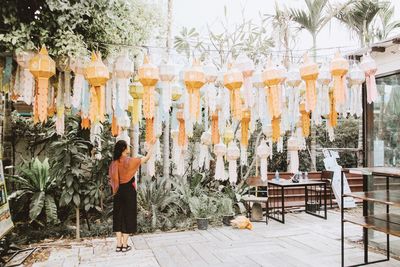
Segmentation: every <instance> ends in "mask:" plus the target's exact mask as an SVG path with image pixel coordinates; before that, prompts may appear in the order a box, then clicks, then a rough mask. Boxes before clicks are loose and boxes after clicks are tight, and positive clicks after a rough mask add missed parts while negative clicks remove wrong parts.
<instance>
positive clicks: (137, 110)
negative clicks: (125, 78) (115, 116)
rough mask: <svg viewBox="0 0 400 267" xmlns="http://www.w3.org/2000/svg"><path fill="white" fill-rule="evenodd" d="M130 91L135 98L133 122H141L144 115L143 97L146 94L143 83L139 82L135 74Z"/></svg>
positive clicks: (132, 109) (132, 112)
mask: <svg viewBox="0 0 400 267" xmlns="http://www.w3.org/2000/svg"><path fill="white" fill-rule="evenodd" d="M129 93H130V94H131V96H132V99H133V105H132V107H131V116H132V123H133V124H134V125H136V124H138V123H139V121H140V118H141V115H142V99H143V95H144V88H143V85H142V84H141V83H140V82H139V79H138V78H137V76H135V79H134V81H133V83H132V84H131V85H130V87H129Z"/></svg>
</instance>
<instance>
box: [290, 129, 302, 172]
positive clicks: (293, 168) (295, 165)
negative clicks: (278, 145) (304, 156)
mask: <svg viewBox="0 0 400 267" xmlns="http://www.w3.org/2000/svg"><path fill="white" fill-rule="evenodd" d="M299 150H300V146H299V142H298V140H297V138H296V137H294V136H291V137H290V138H289V139H288V141H287V151H288V154H289V169H288V172H291V173H298V172H299Z"/></svg>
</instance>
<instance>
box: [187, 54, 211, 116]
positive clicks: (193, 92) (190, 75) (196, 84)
mask: <svg viewBox="0 0 400 267" xmlns="http://www.w3.org/2000/svg"><path fill="white" fill-rule="evenodd" d="M183 80H184V82H185V86H186V89H187V91H188V93H189V106H190V114H191V117H192V119H196V120H197V119H198V118H199V116H200V88H201V87H202V86H203V85H204V83H205V80H206V79H205V74H204V71H203V68H202V67H201V66H200V63H199V61H198V60H196V59H195V60H193V65H192V66H191V67H190V68H189V69H188V70H186V71H185V72H184V75H183Z"/></svg>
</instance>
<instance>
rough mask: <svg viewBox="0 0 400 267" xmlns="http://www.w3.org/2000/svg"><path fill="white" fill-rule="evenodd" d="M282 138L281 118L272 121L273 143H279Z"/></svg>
mask: <svg viewBox="0 0 400 267" xmlns="http://www.w3.org/2000/svg"><path fill="white" fill-rule="evenodd" d="M280 136H281V118H280V117H279V118H273V119H272V142H274V143H275V142H278V140H279V137H280Z"/></svg>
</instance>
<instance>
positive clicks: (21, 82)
mask: <svg viewBox="0 0 400 267" xmlns="http://www.w3.org/2000/svg"><path fill="white" fill-rule="evenodd" d="M33 56H34V53H33V52H32V51H21V52H19V53H17V54H16V58H15V59H16V61H17V63H18V67H19V68H18V70H17V73H16V77H15V83H16V84H15V86H14V90H13V96H12V99H13V100H17V99H18V98H19V97H20V96H22V100H23V101H24V102H25V103H26V104H27V105H31V104H32V99H33V93H34V85H35V80H34V77H33V75H32V73H31V72H30V71H29V62H30V60H31V59H32V58H33Z"/></svg>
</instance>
